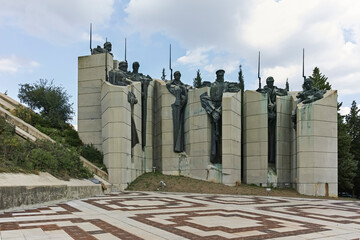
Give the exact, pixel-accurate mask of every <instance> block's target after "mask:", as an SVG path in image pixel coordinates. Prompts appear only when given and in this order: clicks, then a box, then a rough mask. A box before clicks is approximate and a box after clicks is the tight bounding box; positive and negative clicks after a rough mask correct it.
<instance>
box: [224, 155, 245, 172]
mask: <svg viewBox="0 0 360 240" xmlns="http://www.w3.org/2000/svg"><path fill="white" fill-rule="evenodd" d="M222 168H223V170H224V169H237V170H240V169H241V157H240V156H234V155H230V154H223V156H222Z"/></svg>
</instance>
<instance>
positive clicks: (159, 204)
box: [0, 192, 360, 240]
mask: <svg viewBox="0 0 360 240" xmlns="http://www.w3.org/2000/svg"><path fill="white" fill-rule="evenodd" d="M0 239H1V240H6V239H13V240H15V239H27V240H28V239H34V240H35V239H58V240H66V239H104V240H105V239H151V240H152V239H171V240H176V239H207V240H211V239H295V240H296V239H360V202H356V201H340V200H322V199H321V200H320V199H300V198H278V197H256V196H234V195H207V194H187V193H183V194H176V193H160V192H122V193H118V194H109V195H106V196H99V197H94V198H89V199H83V200H74V201H69V202H66V203H62V204H57V205H53V206H46V207H40V208H36V209H28V210H19V211H13V212H3V213H0Z"/></svg>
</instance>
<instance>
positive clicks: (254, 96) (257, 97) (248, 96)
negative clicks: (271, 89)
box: [244, 90, 267, 103]
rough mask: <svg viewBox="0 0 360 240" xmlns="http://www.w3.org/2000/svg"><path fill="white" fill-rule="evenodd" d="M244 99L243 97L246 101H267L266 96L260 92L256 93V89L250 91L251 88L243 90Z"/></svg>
mask: <svg viewBox="0 0 360 240" xmlns="http://www.w3.org/2000/svg"><path fill="white" fill-rule="evenodd" d="M244 99H245V102H246V103H250V102H259V101H267V97H266V95H265V94H261V93H258V92H256V91H252V90H246V91H245V93H244Z"/></svg>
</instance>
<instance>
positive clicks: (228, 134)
mask: <svg viewBox="0 0 360 240" xmlns="http://www.w3.org/2000/svg"><path fill="white" fill-rule="evenodd" d="M222 139H223V140H224V139H229V140H230V139H231V140H233V141H237V142H240V141H241V129H240V128H237V127H235V126H234V125H224V124H223V125H222Z"/></svg>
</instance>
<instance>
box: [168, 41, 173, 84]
mask: <svg viewBox="0 0 360 240" xmlns="http://www.w3.org/2000/svg"><path fill="white" fill-rule="evenodd" d="M169 69H170V80H171V81H172V80H173V79H172V78H173V69H172V68H171V44H170V58H169Z"/></svg>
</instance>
